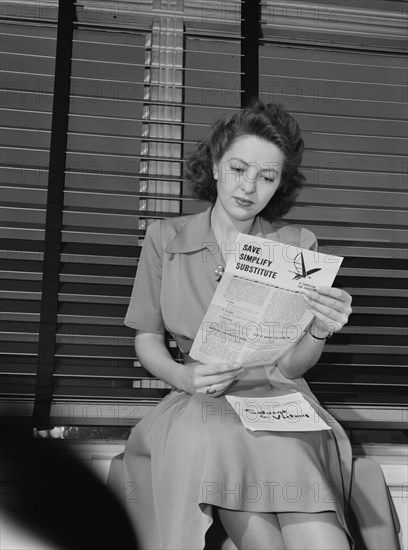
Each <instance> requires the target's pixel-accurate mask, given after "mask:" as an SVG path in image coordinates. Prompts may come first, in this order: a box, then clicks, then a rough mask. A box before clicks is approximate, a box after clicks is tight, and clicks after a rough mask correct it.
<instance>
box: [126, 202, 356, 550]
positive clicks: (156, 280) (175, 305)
mask: <svg viewBox="0 0 408 550" xmlns="http://www.w3.org/2000/svg"><path fill="white" fill-rule="evenodd" d="M210 212H211V208H209V209H207V210H206V211H205V212H202V213H200V214H195V215H192V216H184V217H178V218H173V219H168V220H164V221H158V222H154V223H153V224H151V225H150V226H149V228H148V231H147V233H146V239H145V243H144V245H143V249H142V254H141V258H140V262H139V267H138V270H137V276H136V279H135V284H134V288H133V292H132V297H131V301H130V305H129V309H128V312H127V315H126V319H125V323H126V324H127V325H128V326H130V327H133V328H135V329H139V330H143V331H148V332H157V333H161V332H164V330H168V331H169V332H170V333H171V334H172V335H174V337H175V340H176V342H177V344H178V346H179V348H180V350H181V351H182V353H183V354H184V358H185V361H187V362H188V361H191V358H190V357H189V355H188V353H189V351H190V348H191V345H192V342H193V340H194V337H195V335H196V332H197V330H198V328H199V325H200V323H201V320H202V318H203V316H204V314H205V312H206V310H207V308H208V305H209V304H210V302H211V299H212V296H213V294H214V292H215V289H216V287H217V284H218V283H217V276H216V274H215V270H216V268H217V266H218V265H219V264H221V263H222V261H223V258H222V253H221V250H220V249H219V246H218V244H217V242H216V239H215V236H214V233H213V231H212V228H211V223H210ZM251 234H253V235H257V236H259V237H265V238H268V239H272V240H275V241H280V242H283V243H288V244H293V245H297V246H300V247H302V248H308V249H314V248H316V246H317V245H316V239H315V236H314V235H313V233H311V232H310V231H308V230H307V229H303V228H299V227H296V226H292V225H285V224H283V223H277V224H269V223H268V222H265V220H263V219H261V218H257V219H256V220H255V223H254V226H253V229H252V232H251ZM250 373H251V374H249V375H246V376H245V377H244V378H242V379H240V380H239V381H238V382H237V383H236V384H234V385H233V386H232V387H230V388H229V389H228V391H227V393H231V394H234V395H249V396H263V397H268V396H276V395H279V394H284V393H288V392H292V391H299V392H301V393H302V394H303V396H304V397H305V398H306V399H307V400H308V401H309V402H310V403H311V404H312V406H313V407H314V408H315V409H316V410H317V408H318V410H319V414H320V415H321V416H322V417H323V418H324V419H325V420H326V422H327V423H328V424H329V425H330V427H331V428H332V430H326V431H316V432H306V433H302V432H291V433H283V432H270V431H268V432H266V431H255V432H253V431H249V430H246V429H245V428H244V426H243V425H242V423H241V421H240V420H239V417H238V416H237V415H236V413H235V412H234V410H233V409H232V407H231V406H230V405H229V403H228V401H227V400H226V398H225V397H224V396H220V397H212V396H211V395H206V394H202V393H197V394H195V395H189V394H186V393H184V392H182V391H180V390H178V389H174V390H172V392H171V393H170V394H169V395H168V396H167V397H166V398H164V399H163V400H162V401H161V402H160V404H159V405H157V407H155V408H154V409H153V411H151V412H150V413H149V414H148V415H146V416H145V417H144V418H143V419H142V420H141V421H140V422H139V424H138V425H137V426H135V428H134V429H133V430H132V433H131V435H130V438H129V440H128V443H127V445H126V449H125V454H124V472H125V480H124V481H125V485H126V484H131V485H130V486H132V487H136V498H133V499H128V501H127V505H128V511H129V515H130V517H131V519H132V521H134V524H135V528H136V531H137V535H138V537H139V540H140V543H141V547H142V548H144V549H152V550H153V549H154V550H158V549H177V550H182V549H186V550H187V549H188V550H193V549H202V548H204V546H205V535H206V532H207V530H208V529H209V527H210V526H211V524H212V521H213V506H219V507H222V508H227V509H231V510H244V511H253V512H309V513H315V512H316V513H317V512H322V511H334V512H335V513H336V514H337V516H338V519H339V521H340V523H341V525H342V526H343V527H344V529H345V530H346V531H347V532H348V529H347V525H346V521H345V514H346V503H347V502H348V499H349V491H350V471H351V447H350V444H349V441H348V438H347V436H346V434H345V433H344V431H343V429H342V428H341V426H340V425H339V424H338V423H337V422H336V420H335V419H334V418H333V417H331V416H330V415H329V414H328V413H327V412H326V411H324V410H323V409H322V408H321V407H319V404H318V402H317V400H316V398H315V397H314V395H313V394H312V392H311V391H310V389H309V387H308V385H307V384H306V382H305V381H304V379H303V378H296V379H288V378H286V377H285V376H284V375H283V374H282V373H281V372H280V371H279V369H278V368H277V367H276V365H274V364H271V365H265V366H263V367H260V368H259V369H251V370H250Z"/></svg>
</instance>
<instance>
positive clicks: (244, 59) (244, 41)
mask: <svg viewBox="0 0 408 550" xmlns="http://www.w3.org/2000/svg"><path fill="white" fill-rule="evenodd" d="M260 36H261V30H260V2H259V0H243V2H242V3H241V90H242V91H241V107H242V108H244V107H246V106H247V105H249V103H250V102H251V100H252V99H253V98H255V97H258V93H259V38H260Z"/></svg>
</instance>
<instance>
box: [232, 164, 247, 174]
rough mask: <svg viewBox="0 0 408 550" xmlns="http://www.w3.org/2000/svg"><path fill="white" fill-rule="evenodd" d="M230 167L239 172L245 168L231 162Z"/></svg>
mask: <svg viewBox="0 0 408 550" xmlns="http://www.w3.org/2000/svg"><path fill="white" fill-rule="evenodd" d="M230 168H231V169H232V170H234V172H238V173H239V174H240V173H241V172H244V171H245V168H244V167H243V166H241V165H240V164H231V165H230Z"/></svg>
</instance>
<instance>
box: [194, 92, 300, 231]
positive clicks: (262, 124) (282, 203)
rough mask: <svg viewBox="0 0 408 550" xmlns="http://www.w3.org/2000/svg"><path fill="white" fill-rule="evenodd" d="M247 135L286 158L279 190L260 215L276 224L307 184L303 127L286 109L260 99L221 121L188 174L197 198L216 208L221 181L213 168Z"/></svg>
mask: <svg viewBox="0 0 408 550" xmlns="http://www.w3.org/2000/svg"><path fill="white" fill-rule="evenodd" d="M245 135H251V136H256V137H258V138H260V139H264V140H266V141H269V142H270V143H273V144H274V145H276V147H278V149H279V150H280V151H281V152H282V153H283V155H284V164H283V170H282V175H281V181H280V184H279V187H278V189H277V190H276V192H275V194H274V195H273V197H272V198H271V200H270V201H269V203H268V204H267V205H266V206H265V208H264V209H263V210H262V211H261V212H260V213H259V215H260V216H262V217H263V218H265V219H266V220H268V221H269V222H272V221H273V220H275V219H276V218H280V217H282V216H284V215H285V214H286V213H287V212H289V210H290V209H291V208H292V206H293V205H294V203H295V201H296V197H297V195H298V194H299V192H300V190H301V188H302V186H303V184H304V181H305V177H304V175H303V174H302V173H301V171H300V169H299V167H300V164H301V162H302V155H303V149H304V143H303V139H302V137H301V131H300V127H299V124H298V123H297V121H296V120H295V119H294V118H293V117H292V116H291V115H290V114H289V113H288V112H287V111H286V110H285V108H284V107H283V106H282V105H276V104H274V103H264V102H263V101H261V100H259V99H257V100H255V101H254V102H253V103H252V104H251V105H250V106H249V107H247V108H245V109H243V110H242V111H237V112H234V113H229V114H226V115H224V116H222V117H221V118H219V119H218V120H217V121H216V122H215V123H214V124H213V126H212V127H211V131H210V134H209V136H208V137H207V138H206V139H205V140H203V141H201V142H199V143H197V145H196V146H195V148H194V150H193V151H192V153H191V154H190V156H189V157H188V159H187V160H186V164H185V172H184V174H185V177H186V179H187V182H188V183H189V184H190V186H191V189H192V192H193V195H194V197H195V198H197V199H199V200H205V201H209V202H211V203H213V204H214V203H215V201H216V199H217V181H216V180H215V179H214V174H213V166H214V164H217V163H218V162H219V161H220V160H221V158H222V157H223V156H224V154H225V153H226V151H227V150H228V149H229V148H230V147H231V146H232V144H233V142H234V141H235V140H236V139H237V138H238V137H241V136H245Z"/></svg>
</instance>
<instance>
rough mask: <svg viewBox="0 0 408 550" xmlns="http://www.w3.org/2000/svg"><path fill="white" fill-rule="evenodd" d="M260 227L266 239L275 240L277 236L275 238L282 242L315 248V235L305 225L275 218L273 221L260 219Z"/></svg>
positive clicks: (310, 248)
mask: <svg viewBox="0 0 408 550" xmlns="http://www.w3.org/2000/svg"><path fill="white" fill-rule="evenodd" d="M262 227H263V229H264V234H265V238H266V239H272V240H276V236H277V237H278V239H277V240H279V242H281V243H284V244H291V245H294V246H298V247H300V248H306V249H309V250H316V249H317V239H316V235H315V234H314V233H313V232H312V231H310V229H307V228H306V227H302V226H300V225H295V224H290V223H286V222H284V221H282V220H276V221H274V222H273V223H269V222H267V221H265V220H262Z"/></svg>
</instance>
